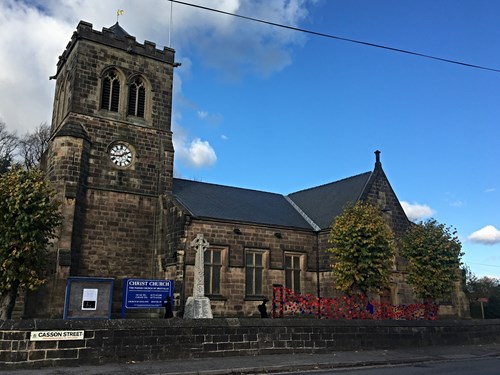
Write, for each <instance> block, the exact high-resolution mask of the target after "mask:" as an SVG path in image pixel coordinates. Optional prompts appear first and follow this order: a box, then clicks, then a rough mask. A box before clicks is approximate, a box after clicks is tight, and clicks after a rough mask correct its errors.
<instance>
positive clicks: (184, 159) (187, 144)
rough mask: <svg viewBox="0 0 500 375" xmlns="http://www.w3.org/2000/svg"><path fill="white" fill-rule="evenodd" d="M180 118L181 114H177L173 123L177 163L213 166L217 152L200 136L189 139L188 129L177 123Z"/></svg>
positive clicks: (201, 166) (192, 165)
mask: <svg viewBox="0 0 500 375" xmlns="http://www.w3.org/2000/svg"><path fill="white" fill-rule="evenodd" d="M178 119H179V116H176V117H175V118H174V124H173V127H174V131H173V133H174V137H173V143H174V150H175V163H176V164H177V163H180V164H182V165H184V166H186V167H188V168H206V167H211V166H213V165H214V164H215V163H216V162H217V154H216V153H215V150H214V149H213V148H212V146H211V145H210V143H209V142H208V141H202V140H201V139H200V138H194V139H193V140H189V139H188V136H187V134H186V131H185V130H184V129H183V128H182V127H179V126H178V125H176V122H177V120H178ZM176 169H177V168H176ZM177 170H178V169H177Z"/></svg>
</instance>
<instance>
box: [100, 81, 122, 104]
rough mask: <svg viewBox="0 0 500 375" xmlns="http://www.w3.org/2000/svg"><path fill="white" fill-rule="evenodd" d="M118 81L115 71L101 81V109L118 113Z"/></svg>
mask: <svg viewBox="0 0 500 375" xmlns="http://www.w3.org/2000/svg"><path fill="white" fill-rule="evenodd" d="M119 101H120V80H119V79H118V75H117V74H116V72H115V71H110V72H108V74H106V76H105V77H104V79H103V80H102V97H101V108H103V109H107V110H108V111H113V112H118V105H119Z"/></svg>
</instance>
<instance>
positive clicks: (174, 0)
mask: <svg viewBox="0 0 500 375" xmlns="http://www.w3.org/2000/svg"><path fill="white" fill-rule="evenodd" d="M169 1H170V2H172V3H178V4H182V5H186V6H190V7H193V8H199V9H203V10H208V11H210V12H215V13H221V14H225V15H228V16H232V17H237V18H243V19H245V20H249V21H254V22H259V23H263V24H266V25H271V26H276V27H281V28H283V29H289V30H294V31H299V32H302V33H306V34H311V35H316V36H321V37H324V38H330V39H336V40H341V41H343V42H349V43H356V44H361V45H364V46H369V47H375V48H381V49H385V50H388V51H392V52H399V53H405V54H408V55H413V56H418V57H425V58H427V59H432V60H438V61H442V62H446V63H450V64H456V65H462V66H466V67H469V68H475V69H482V70H488V71H491V72H496V73H500V69H495V68H489V67H486V66H481V65H475V64H469V63H466V62H462V61H458V60H450V59H445V58H443V57H437V56H432V55H427V54H424V53H419V52H415V51H409V50H405V49H401V48H394V47H389V46H384V45H381V44H376V43H370V42H363V41H362V40H356V39H350V38H343V37H340V36H335V35H331V34H325V33H320V32H317V31H312V30H307V29H302V28H299V27H293V26H289V25H283V24H280V23H276V22H270V21H265V20H261V19H259V18H253V17H248V16H242V15H241V14H236V13H230V12H225V11H223V10H219V9H214V8H209V7H205V6H201V5H196V4H190V3H186V2H184V1H178V0H169Z"/></svg>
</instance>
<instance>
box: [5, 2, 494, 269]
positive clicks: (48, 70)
mask: <svg viewBox="0 0 500 375" xmlns="http://www.w3.org/2000/svg"><path fill="white" fill-rule="evenodd" d="M186 2H189V3H192V4H200V5H203V6H208V7H212V8H217V9H221V10H224V11H228V12H234V13H238V14H241V15H245V16H250V17H255V18H260V19H264V20H268V21H271V22H276V23H282V24H286V25H290V26H294V27H299V28H304V29H308V30H313V31H316V32H320V33H325V34H331V35H336V36H340V37H344V38H350V39H357V40H361V41H365V42H370V43H375V44H381V45H386V46H390V47H394V48H400V49H405V50H411V51H415V52H419V53H423V54H428V55H434V56H439V57H443V58H447V59H452V60H459V61H463V62H466V63H470V64H476V65H481V66H486V67H491V68H495V69H500V49H499V48H498V46H499V42H500V28H499V27H498V25H499V21H500V19H499V17H500V16H499V15H500V2H495V1H491V0H449V1H447V0H440V1H433V0H421V1H404V0H392V1H389V0H380V1H368V0H365V1H362V0H267V1H257V0H253V1H250V0H246V1H245V0H211V1H209V0H186ZM117 9H123V10H124V12H125V13H124V15H123V16H121V17H120V25H121V26H122V27H124V28H125V29H126V30H127V31H128V32H129V33H130V34H132V35H135V36H136V37H137V40H138V42H141V43H142V42H143V41H144V40H145V39H147V40H150V41H154V42H156V43H157V45H158V47H160V48H161V47H163V46H164V45H168V43H169V40H170V41H171V45H172V47H173V48H174V49H175V50H176V58H177V60H178V61H179V62H182V66H181V67H179V68H177V69H176V72H175V74H176V76H175V82H174V85H175V94H174V118H173V131H174V145H175V149H176V165H175V167H176V175H177V176H178V177H183V178H188V179H191V178H194V179H197V180H201V181H205V182H211V183H217V184H224V185H231V186H238V187H244V188H251V189H258V190H265V191H271V192H276V193H281V194H288V193H290V192H294V191H297V190H301V189H305V188H309V187H313V186H317V185H320V184H324V183H328V182H332V181H335V180H338V179H342V178H345V177H349V176H352V175H355V174H358V173H362V172H366V171H370V170H372V168H373V165H374V162H375V157H374V154H373V152H374V151H375V150H377V149H379V150H381V152H382V154H381V160H382V165H383V168H384V170H385V172H386V174H387V176H388V177H389V180H390V182H391V184H392V187H393V188H394V190H395V192H396V194H397V196H398V197H399V199H400V201H401V202H402V203H403V205H404V207H405V209H406V210H407V213H408V215H409V216H411V217H412V218H414V219H415V220H418V219H425V218H429V217H434V218H435V219H436V220H438V221H439V222H441V223H445V224H447V225H450V226H453V227H455V228H456V229H457V230H458V234H459V236H460V238H461V240H462V244H463V249H464V251H465V256H464V258H463V260H464V262H465V263H466V264H467V265H468V266H469V267H470V268H471V269H472V271H473V272H474V273H475V274H476V275H478V276H485V275H488V276H495V277H500V231H499V229H500V214H499V212H500V171H499V170H500V168H499V161H500V158H499V143H500V130H499V129H500V126H499V125H500V124H499V122H500V73H497V72H491V71H486V70H479V69H472V68H468V67H464V66H459V65H453V64H449V63H444V62H439V61H435V60H430V59H425V58H421V57H416V56H411V55H407V54H401V53H396V52H390V51H387V50H383V49H378V48H373V47H368V46H363V45H359V44H353V43H348V42H343V41H338V40H334V39H329V38H324V37H319V36H313V35H309V34H304V33H300V32H297V31H292V30H286V29H279V28H276V27H273V26H269V25H263V24H259V23H255V22H251V21H246V20H242V19H237V18H234V17H230V16H226V15H221V14H216V13H213V12H208V11H206V10H200V9H195V8H192V7H189V6H186V5H182V4H174V5H173V15H172V20H173V22H172V24H171V27H170V18H171V16H170V10H171V4H170V2H169V1H167V0H143V1H138V0H116V1H98V0H86V1H75V0H47V1H12V0H0V35H7V36H9V37H8V38H1V39H2V40H0V66H1V67H2V69H0V96H1V97H0V119H1V120H2V121H4V122H5V123H6V124H7V127H8V128H9V129H10V130H17V131H18V132H19V133H20V134H23V133H24V132H26V131H30V130H32V129H33V128H34V127H35V126H37V125H38V124H39V123H41V122H50V120H51V103H52V100H53V92H54V83H53V82H52V81H49V80H48V77H49V76H51V75H53V74H54V72H55V64H56V62H57V57H58V56H59V55H60V54H61V52H62V51H63V49H64V47H65V45H66V43H67V42H68V41H69V39H70V37H71V33H72V32H73V31H74V29H75V28H76V25H77V23H78V21H79V20H80V19H82V20H85V21H87V22H90V23H92V24H93V25H94V28H95V29H98V30H101V29H102V27H109V26H111V25H112V24H114V23H115V22H116V10H117ZM169 30H171V33H170V35H169ZM20 98H22V101H24V102H25V105H26V107H25V108H29V109H30V110H25V109H24V108H22V107H21V106H20V105H19V103H20V100H21V99H20Z"/></svg>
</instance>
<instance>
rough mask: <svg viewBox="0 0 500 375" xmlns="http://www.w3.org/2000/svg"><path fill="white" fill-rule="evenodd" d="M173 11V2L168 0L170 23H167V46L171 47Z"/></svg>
mask: <svg viewBox="0 0 500 375" xmlns="http://www.w3.org/2000/svg"><path fill="white" fill-rule="evenodd" d="M173 13H174V2H173V1H172V0H170V23H169V25H168V47H169V48H172V43H171V35H172V20H173Z"/></svg>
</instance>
